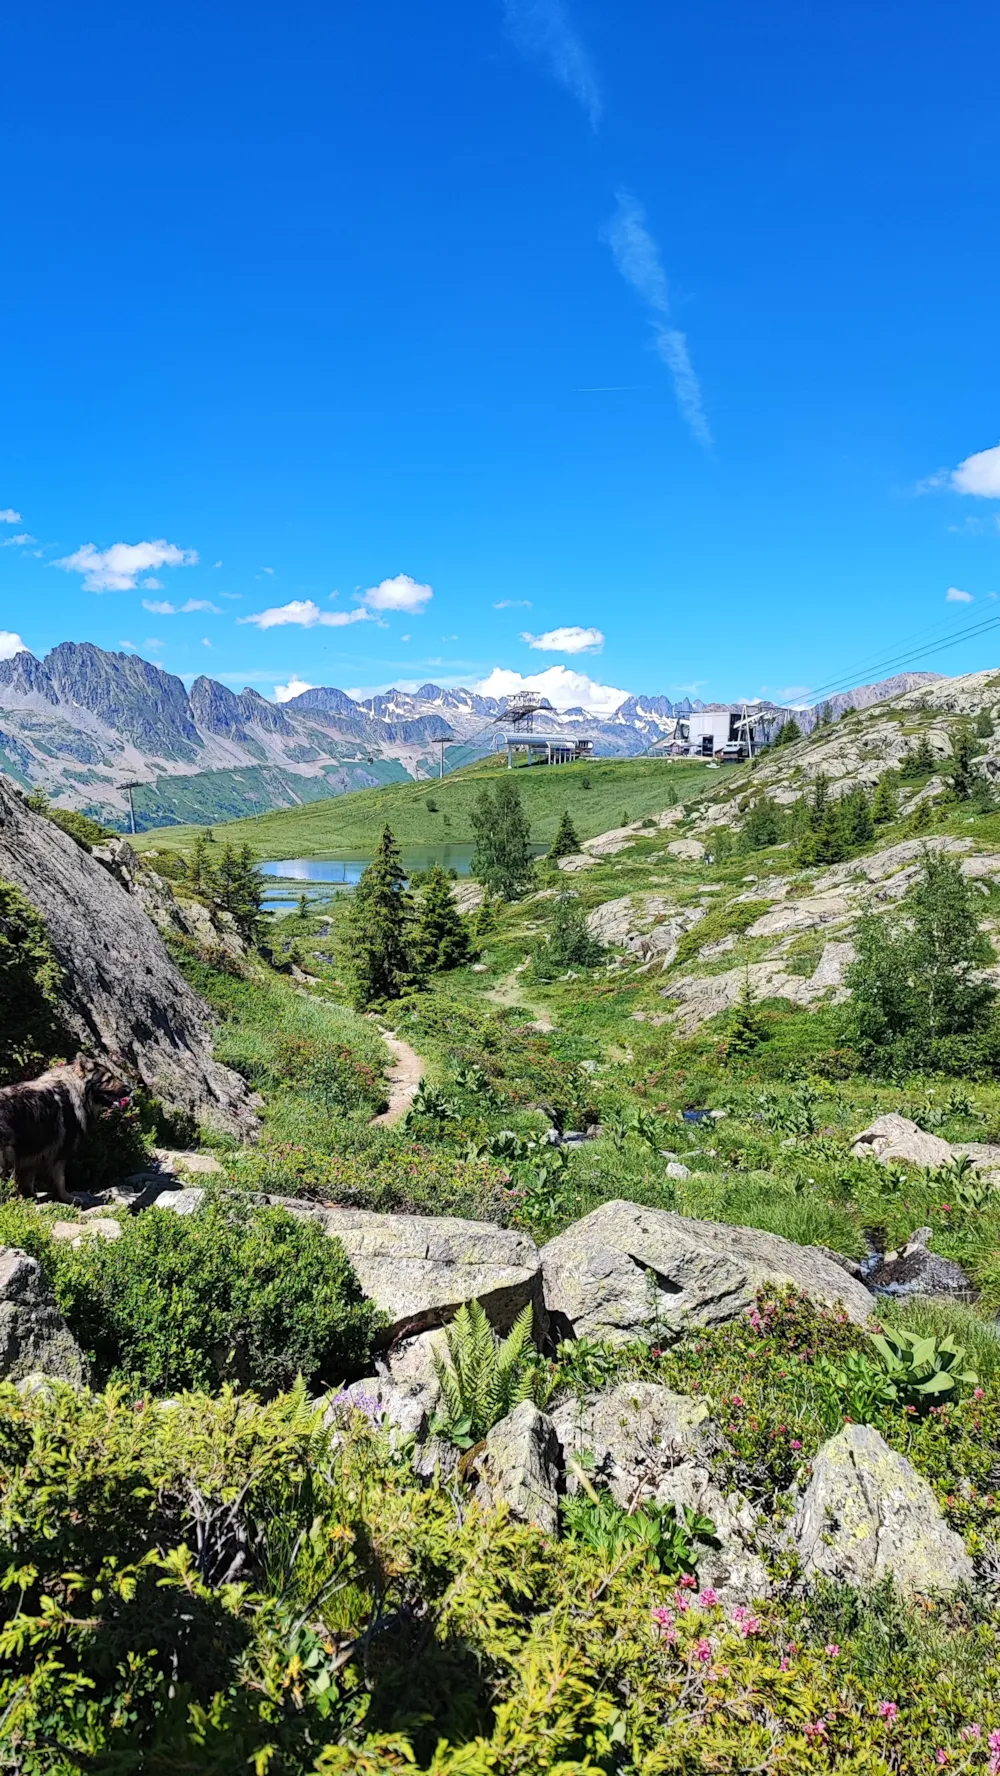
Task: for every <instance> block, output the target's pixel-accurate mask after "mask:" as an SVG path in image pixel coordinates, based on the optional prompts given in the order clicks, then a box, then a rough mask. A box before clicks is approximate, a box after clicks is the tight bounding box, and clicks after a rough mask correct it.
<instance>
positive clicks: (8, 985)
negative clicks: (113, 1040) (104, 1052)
mask: <svg viewBox="0 0 1000 1776" xmlns="http://www.w3.org/2000/svg"><path fill="white" fill-rule="evenodd" d="M59 979H60V970H59V965H58V963H57V961H56V958H55V953H54V951H53V949H52V945H51V943H50V942H49V936H48V932H47V931H46V929H45V925H44V923H43V921H42V919H41V917H40V915H39V914H38V913H37V912H36V911H35V909H34V907H33V906H32V905H31V902H30V901H29V900H27V899H26V898H25V896H24V895H23V894H22V893H21V891H20V889H19V888H15V887H14V886H13V885H12V884H11V883H10V882H2V881H0V1085H3V1084H6V1083H7V1082H8V1081H9V1080H12V1079H19V1078H21V1077H22V1076H23V1075H24V1074H25V1073H26V1072H29V1071H31V1070H33V1069H34V1070H37V1067H38V1065H39V1064H40V1063H43V1062H45V1061H47V1060H49V1059H50V1058H51V1056H52V1054H53V1052H54V1050H55V1048H56V1047H57V1046H58V1044H59V1043H60V1041H61V1040H63V1039H64V1032H63V1031H62V1029H61V1026H60V1021H59V1015H58V1009H57V990H58V986H59Z"/></svg>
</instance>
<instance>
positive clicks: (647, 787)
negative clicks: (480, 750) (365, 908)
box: [137, 759, 716, 858]
mask: <svg viewBox="0 0 1000 1776" xmlns="http://www.w3.org/2000/svg"><path fill="white" fill-rule="evenodd" d="M504 768H505V766H504V765H503V764H501V763H500V761H498V760H494V759H483V760H479V761H477V762H476V763H475V764H472V765H468V766H466V767H465V768H464V769H463V770H460V771H455V772H454V773H453V774H452V775H451V776H450V777H445V778H444V780H443V781H442V782H440V783H436V782H431V783H394V784H388V785H386V786H385V787H384V788H381V789H371V790H360V791H358V792H356V793H355V794H352V795H343V796H338V797H337V798H336V799H335V800H332V801H322V802H313V803H312V804H311V805H309V806H308V807H302V808H289V809H284V810H281V811H279V812H277V813H274V814H264V815H262V816H261V817H260V819H259V820H235V821H232V822H230V823H227V824H226V825H225V826H224V827H220V828H217V829H216V831H217V834H218V835H219V836H224V837H225V838H227V839H232V840H234V841H235V842H236V843H239V844H242V843H243V842H244V841H246V842H247V843H248V844H250V845H251V846H252V848H253V850H254V851H255V852H256V853H257V855H258V857H261V858H272V857H273V858H279V857H321V856H324V855H327V854H329V853H333V854H337V853H340V852H365V851H370V850H371V849H372V848H373V846H374V845H375V844H376V842H377V840H378V836H379V834H380V832H381V831H382V828H383V827H384V826H385V825H386V823H387V822H388V824H389V825H390V826H391V827H392V830H393V832H394V833H395V835H396V837H397V839H398V840H399V841H400V843H401V844H403V845H426V844H432V843H433V842H434V841H435V840H436V839H438V840H447V841H449V842H451V843H453V844H459V845H461V844H469V843H471V841H472V838H473V833H472V826H471V824H470V820H469V814H470V810H471V808H472V805H473V803H474V802H475V799H476V797H477V795H478V794H479V791H480V789H481V788H482V786H483V783H484V782H486V781H488V780H489V779H490V778H492V777H493V776H494V775H495V773H496V772H497V771H498V770H503V769H504ZM715 776H716V773H714V772H713V773H712V774H711V776H708V777H706V771H705V766H704V765H702V764H700V763H697V762H689V761H685V760H677V761H671V760H666V759H598V760H595V761H592V762H591V763H590V764H578V765H561V766H559V767H558V768H557V767H542V766H533V767H531V768H530V769H529V768H526V767H521V768H520V769H519V772H518V784H519V786H520V788H521V793H522V795H523V797H524V802H525V806H526V808H527V811H528V816H529V818H530V820H531V832H532V838H533V839H534V840H535V841H536V842H537V843H540V844H541V843H545V844H547V843H550V842H551V840H552V839H553V838H554V837H555V832H556V828H557V826H558V824H559V817H560V815H561V814H562V811H563V809H564V808H568V809H569V810H570V813H571V814H572V816H573V819H574V821H575V823H576V827H577V831H578V833H579V835H580V837H581V839H586V838H592V837H593V836H594V835H595V834H596V833H600V832H606V831H607V830H608V828H609V827H612V826H618V825H620V824H621V823H622V821H623V820H624V819H626V818H627V819H628V820H641V819H643V818H644V817H645V816H646V815H647V814H653V813H656V812H658V811H659V810H660V809H662V808H667V807H670V806H671V805H672V804H673V803H674V802H679V801H683V800H685V799H686V798H688V797H690V796H692V795H694V794H696V792H697V791H698V790H700V789H702V788H704V787H705V785H706V783H710V782H712V781H713V779H714V777H715ZM429 804H431V805H429ZM197 830H198V829H197V827H192V826H171V827H161V828H156V829H154V830H152V831H149V832H146V833H143V834H142V835H141V836H140V837H139V839H138V840H137V844H138V846H139V847H140V848H142V849H149V848H154V849H157V850H182V851H186V850H188V849H189V848H190V846H191V844H192V843H193V841H194V838H195V835H196V833H197Z"/></svg>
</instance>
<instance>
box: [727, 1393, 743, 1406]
mask: <svg viewBox="0 0 1000 1776" xmlns="http://www.w3.org/2000/svg"><path fill="white" fill-rule="evenodd" d="M729 1404H730V1406H742V1404H743V1396H742V1394H734V1395H733V1397H732V1399H731V1400H730V1402H729Z"/></svg>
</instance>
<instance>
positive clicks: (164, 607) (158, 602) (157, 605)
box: [142, 581, 177, 617]
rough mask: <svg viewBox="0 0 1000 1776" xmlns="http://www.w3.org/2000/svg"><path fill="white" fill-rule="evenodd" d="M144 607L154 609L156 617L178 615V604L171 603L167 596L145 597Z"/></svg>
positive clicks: (149, 609) (144, 608) (148, 609)
mask: <svg viewBox="0 0 1000 1776" xmlns="http://www.w3.org/2000/svg"><path fill="white" fill-rule="evenodd" d="M147 584H148V581H147ZM142 608H143V610H144V611H152V613H153V616H154V617H176V615H177V606H176V605H175V604H170V603H169V601H168V600H167V599H166V598H144V599H143V601H142Z"/></svg>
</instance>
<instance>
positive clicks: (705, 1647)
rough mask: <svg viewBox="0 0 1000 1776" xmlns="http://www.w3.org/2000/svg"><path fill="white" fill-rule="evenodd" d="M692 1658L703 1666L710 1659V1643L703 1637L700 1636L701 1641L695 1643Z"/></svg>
mask: <svg viewBox="0 0 1000 1776" xmlns="http://www.w3.org/2000/svg"><path fill="white" fill-rule="evenodd" d="M694 1656H695V1658H696V1659H700V1661H701V1663H702V1664H703V1665H706V1664H707V1663H708V1661H709V1659H710V1658H711V1657H712V1642H711V1641H710V1640H706V1639H705V1637H704V1635H702V1638H701V1640H696V1641H695V1645H694Z"/></svg>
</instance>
